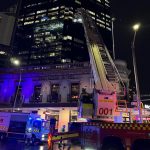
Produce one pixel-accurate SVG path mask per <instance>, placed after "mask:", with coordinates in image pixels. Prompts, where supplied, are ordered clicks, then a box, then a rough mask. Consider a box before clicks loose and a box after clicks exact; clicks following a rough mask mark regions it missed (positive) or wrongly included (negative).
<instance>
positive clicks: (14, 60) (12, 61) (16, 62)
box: [10, 58, 21, 112]
mask: <svg viewBox="0 0 150 150" xmlns="http://www.w3.org/2000/svg"><path fill="white" fill-rule="evenodd" d="M10 61H11V63H12V64H13V65H15V66H20V61H19V60H18V59H16V58H11V59H10ZM20 84H21V69H20V73H19V83H18V87H17V91H16V94H15V99H14V103H13V108H12V112H14V109H15V106H16V100H17V96H18V91H19V87H20Z"/></svg>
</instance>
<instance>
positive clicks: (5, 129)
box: [0, 126, 8, 131]
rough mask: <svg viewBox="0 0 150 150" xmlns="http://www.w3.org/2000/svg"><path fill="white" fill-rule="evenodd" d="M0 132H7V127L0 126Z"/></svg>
mask: <svg viewBox="0 0 150 150" xmlns="http://www.w3.org/2000/svg"><path fill="white" fill-rule="evenodd" d="M0 130H1V131H7V130H8V127H5V126H0Z"/></svg>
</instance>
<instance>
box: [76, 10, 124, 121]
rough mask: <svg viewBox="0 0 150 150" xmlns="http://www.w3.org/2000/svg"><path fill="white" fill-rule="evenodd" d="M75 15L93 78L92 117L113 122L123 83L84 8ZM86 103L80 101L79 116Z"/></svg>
mask: <svg viewBox="0 0 150 150" xmlns="http://www.w3.org/2000/svg"><path fill="white" fill-rule="evenodd" d="M76 16H77V17H80V20H82V24H83V27H84V31H85V37H86V43H87V47H88V52H89V56H90V64H91V68H92V72H93V78H94V86H95V88H94V98H93V108H94V111H93V114H94V115H93V119H98V120H104V121H111V122H114V119H115V118H114V116H115V111H116V109H117V108H118V107H117V105H116V104H117V101H118V98H119V100H121V99H120V96H119V93H121V92H122V93H123V89H124V88H125V86H124V83H123V81H122V79H121V77H120V74H119V72H118V70H117V68H116V66H115V64H114V62H113V60H112V58H111V56H110V54H109V52H108V50H107V48H106V46H105V44H104V42H103V39H102V37H101V35H100V34H99V31H98V29H97V27H96V26H95V24H94V22H93V20H92V18H91V17H90V16H89V15H88V13H87V12H86V11H85V10H84V9H79V10H78V13H77V15H76ZM120 87H121V88H120ZM84 103H86V104H84ZM87 103H88V101H87V102H82V101H81V102H80V109H79V110H80V116H81V117H84V111H86V110H84V106H85V105H88V104H87ZM89 105H90V104H89ZM91 106H92V104H91ZM124 106H125V107H126V102H124ZM91 108H92V107H91Z"/></svg>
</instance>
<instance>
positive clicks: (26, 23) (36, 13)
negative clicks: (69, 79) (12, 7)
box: [14, 0, 111, 66]
mask: <svg viewBox="0 0 150 150" xmlns="http://www.w3.org/2000/svg"><path fill="white" fill-rule="evenodd" d="M80 7H82V8H85V9H86V10H87V11H88V12H89V14H90V15H91V16H92V18H93V20H94V21H95V23H96V24H97V25H98V27H99V29H100V32H101V34H102V37H103V39H104V41H105V43H106V45H107V46H108V47H109V44H110V43H111V17H110V2H109V0H63V1H62V0H32V1H31V0H23V1H22V4H21V9H20V14H19V18H18V28H17V32H16V38H15V45H16V46H15V48H14V53H15V54H16V55H19V56H20V58H21V61H22V65H23V66H24V65H46V64H50V63H69V62H76V61H79V62H82V61H87V60H88V58H89V57H88V52H87V47H86V42H85V37H84V30H83V27H82V24H81V23H76V22H75V20H74V14H75V12H76V9H77V8H80Z"/></svg>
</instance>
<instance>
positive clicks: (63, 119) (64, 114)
mask: <svg viewBox="0 0 150 150" xmlns="http://www.w3.org/2000/svg"><path fill="white" fill-rule="evenodd" d="M69 121H70V110H69V109H62V110H60V112H59V122H58V132H61V130H62V127H63V125H65V126H66V128H65V132H67V131H68V123H69Z"/></svg>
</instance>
